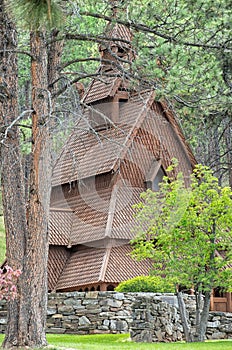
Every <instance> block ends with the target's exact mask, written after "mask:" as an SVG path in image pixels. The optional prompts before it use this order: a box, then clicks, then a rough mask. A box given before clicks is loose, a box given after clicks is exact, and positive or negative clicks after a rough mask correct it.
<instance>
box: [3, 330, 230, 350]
mask: <svg viewBox="0 0 232 350" xmlns="http://www.w3.org/2000/svg"><path fill="white" fill-rule="evenodd" d="M2 340H3V335H2V334H1V335H0V342H2ZM47 340H48V343H49V350H56V349H59V348H63V349H64V348H67V349H69V350H70V349H79V350H115V349H117V350H121V349H122V350H143V349H146V350H229V349H231V350H232V340H230V341H229V340H228V341H226V340H225V341H210V342H205V343H192V344H191V343H190V344H186V343H166V344H165V343H153V344H148V343H132V342H131V341H130V340H129V335H128V334H108V335H81V336H80V335H67V334H65V335H63V334H48V335H47Z"/></svg>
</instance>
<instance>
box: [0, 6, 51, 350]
mask: <svg viewBox="0 0 232 350" xmlns="http://www.w3.org/2000/svg"><path fill="white" fill-rule="evenodd" d="M1 1H2V0H0V5H1V10H4V8H3V3H2V2H1ZM3 13H4V11H1V12H0V16H1V17H2V18H1V22H0V23H1V25H2V23H3V24H4V26H5V27H4V28H3V26H1V29H2V30H1V31H0V36H1V37H0V45H1V48H3V49H2V50H1V52H3V54H2V56H1V72H4V79H5V80H4V87H5V88H6V97H4V96H3V97H2V100H1V103H0V108H1V109H0V111H1V114H0V118H1V120H0V121H1V127H2V133H1V136H2V139H3V143H2V144H1V163H2V188H3V205H4V216H5V223H6V235H7V261H8V263H9V264H10V265H11V266H13V267H16V268H20V269H21V270H22V274H21V276H20V278H19V281H18V283H17V286H18V297H17V300H16V301H11V302H10V303H9V306H8V325H7V330H6V336H5V340H4V343H3V346H4V347H6V348H10V347H12V346H17V347H25V346H30V347H41V346H44V345H46V344H47V342H46V334H45V329H46V311H47V256H48V218H49V202H50V185H51V162H50V135H49V105H50V103H49V101H50V99H49V91H48V90H47V85H48V84H47V55H46V41H45V35H44V33H41V32H36V33H32V34H31V53H32V55H33V57H34V60H33V61H32V63H31V74H32V86H33V87H32V108H33V113H32V155H31V159H32V160H31V170H30V186H29V200H28V204H27V213H26V205H25V199H24V193H25V192H24V186H23V183H24V181H23V177H22V167H21V162H20V160H21V159H20V148H19V138H18V130H17V128H16V127H15V126H12V127H11V128H9V129H6V126H7V125H8V126H9V125H11V124H12V122H13V121H14V120H15V119H16V118H17V112H18V111H17V99H16V97H17V70H16V68H17V61H16V57H15V55H13V54H12V52H11V53H10V52H9V51H8V50H12V49H15V46H9V45H13V43H15V41H14V40H13V39H12V37H11V36H12V35H13V34H12V33H13V32H14V31H13V29H12V28H10V27H9V23H10V22H9V20H8V18H7V17H4V16H3ZM4 15H5V13H4ZM4 40H5V41H4ZM7 45H8V46H7ZM5 48H6V49H7V51H4V49H5ZM4 64H5V66H4ZM5 85H6V86H5ZM6 130H8V132H6Z"/></svg>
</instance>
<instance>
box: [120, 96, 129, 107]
mask: <svg viewBox="0 0 232 350" xmlns="http://www.w3.org/2000/svg"><path fill="white" fill-rule="evenodd" d="M126 102H128V99H126V98H120V99H119V100H118V103H119V108H122V107H123V106H124V105H125V103H126Z"/></svg>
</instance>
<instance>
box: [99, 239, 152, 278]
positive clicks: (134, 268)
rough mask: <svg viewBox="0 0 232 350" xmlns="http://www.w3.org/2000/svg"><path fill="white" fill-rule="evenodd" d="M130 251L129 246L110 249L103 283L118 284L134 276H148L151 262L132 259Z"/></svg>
mask: <svg viewBox="0 0 232 350" xmlns="http://www.w3.org/2000/svg"><path fill="white" fill-rule="evenodd" d="M131 251H132V248H131V246H130V245H122V246H119V247H113V248H112V249H111V252H110V257H109V259H108V264H107V268H106V272H105V278H104V282H111V283H118V282H121V281H125V280H127V279H130V278H133V277H136V276H141V275H148V274H149V272H150V269H151V268H152V262H151V261H150V260H148V259H147V260H143V261H136V260H134V259H132V257H131V256H130V253H131ZM125 266H126V268H125Z"/></svg>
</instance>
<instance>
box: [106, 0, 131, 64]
mask: <svg viewBox="0 0 232 350" xmlns="http://www.w3.org/2000/svg"><path fill="white" fill-rule="evenodd" d="M121 3H123V1H121ZM110 5H111V11H112V18H115V21H112V22H109V23H108V24H107V26H106V30H105V34H106V37H107V38H112V41H105V43H103V44H101V45H100V46H99V52H100V54H101V57H102V58H103V59H107V60H111V61H116V60H117V57H119V58H122V59H124V60H126V61H129V62H132V61H133V60H134V59H135V53H134V50H133V48H132V37H133V35H132V33H131V31H130V29H129V28H128V27H127V26H125V25H123V24H119V23H117V18H118V17H119V16H118V9H119V6H118V1H117V0H111V1H110ZM117 39H118V40H117Z"/></svg>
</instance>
